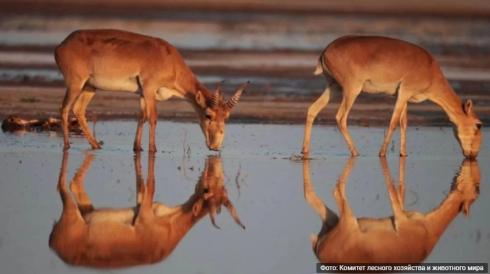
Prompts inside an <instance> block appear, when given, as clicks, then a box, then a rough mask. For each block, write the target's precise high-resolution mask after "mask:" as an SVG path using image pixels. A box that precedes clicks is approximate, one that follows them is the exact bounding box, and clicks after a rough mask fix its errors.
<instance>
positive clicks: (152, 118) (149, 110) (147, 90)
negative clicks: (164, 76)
mask: <svg viewBox="0 0 490 274" xmlns="http://www.w3.org/2000/svg"><path fill="white" fill-rule="evenodd" d="M157 89H158V86H155V85H151V84H146V85H143V96H144V99H145V106H146V115H147V117H148V122H149V123H150V134H149V135H150V137H149V139H150V140H149V145H148V147H149V148H148V151H149V152H156V151H157V147H156V144H155V136H156V125H157V118H158V117H157V116H158V113H157V106H156V100H155V94H156V92H157Z"/></svg>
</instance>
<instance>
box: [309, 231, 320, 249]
mask: <svg viewBox="0 0 490 274" xmlns="http://www.w3.org/2000/svg"><path fill="white" fill-rule="evenodd" d="M310 240H311V248H313V251H316V250H315V249H316V243H317V242H318V236H316V235H315V234H310Z"/></svg>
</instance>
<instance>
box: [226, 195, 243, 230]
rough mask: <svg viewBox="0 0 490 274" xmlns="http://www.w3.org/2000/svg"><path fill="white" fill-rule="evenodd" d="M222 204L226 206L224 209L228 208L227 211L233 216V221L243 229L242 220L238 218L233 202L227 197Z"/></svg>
mask: <svg viewBox="0 0 490 274" xmlns="http://www.w3.org/2000/svg"><path fill="white" fill-rule="evenodd" d="M223 205H224V206H225V207H226V209H228V211H229V212H230V214H231V217H233V219H234V220H235V222H236V223H237V224H238V225H239V226H241V227H242V228H243V229H245V226H244V225H243V224H242V222H241V221H240V219H239V218H238V214H237V213H236V210H235V206H233V204H232V203H231V202H230V200H228V198H226V200H225V202H224V203H223Z"/></svg>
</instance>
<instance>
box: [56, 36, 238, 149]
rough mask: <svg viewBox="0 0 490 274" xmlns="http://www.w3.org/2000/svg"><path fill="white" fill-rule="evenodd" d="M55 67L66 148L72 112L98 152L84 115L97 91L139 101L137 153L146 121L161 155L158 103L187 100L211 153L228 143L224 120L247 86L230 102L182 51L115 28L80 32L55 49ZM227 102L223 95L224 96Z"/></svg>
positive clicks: (153, 39) (152, 144) (150, 142)
mask: <svg viewBox="0 0 490 274" xmlns="http://www.w3.org/2000/svg"><path fill="white" fill-rule="evenodd" d="M55 59H56V63H57V65H58V67H59V69H60V71H61V73H62V74H63V77H64V79H65V83H66V87H67V89H66V94H65V98H64V99H63V103H62V105H61V108H60V111H61V119H62V121H63V126H62V127H63V135H64V149H69V148H70V142H69V138H68V130H67V128H66V123H67V121H68V112H69V111H70V109H72V106H73V109H72V110H73V113H74V114H75V116H76V117H77V119H78V121H79V123H80V126H81V128H82V130H83V132H84V133H85V135H86V137H87V139H88V141H89V143H90V145H91V146H92V148H93V149H100V148H101V147H100V144H99V143H98V142H97V140H96V139H95V137H94V135H93V134H92V132H91V131H90V128H89V127H88V125H87V122H86V120H85V111H86V108H87V105H88V104H89V102H90V100H91V99H92V97H93V96H94V95H95V91H96V90H97V89H100V90H107V91H124V92H132V93H135V94H138V95H139V97H140V108H141V112H140V117H139V121H138V127H137V130H136V136H135V139H134V146H133V150H134V151H142V148H141V136H142V132H143V125H144V124H145V123H146V121H147V120H148V121H149V124H150V135H149V151H150V152H155V151H156V144H155V134H156V132H155V131H156V130H155V129H156V123H157V118H158V117H157V116H158V113H157V109H156V101H165V100H168V99H170V98H171V97H177V98H181V99H184V100H186V101H187V102H189V104H191V105H192V107H193V109H194V110H195V111H196V113H197V117H198V119H199V125H200V126H201V129H202V131H203V134H204V136H205V138H206V146H207V147H208V149H210V150H219V149H220V148H221V145H222V142H223V140H224V135H225V133H224V131H225V121H226V120H227V119H228V118H229V115H230V111H231V109H232V108H233V106H235V104H236V103H237V102H238V100H239V98H240V95H241V93H242V91H243V89H244V88H245V86H246V84H245V85H243V86H242V87H241V88H240V89H239V90H238V91H237V92H236V93H235V95H234V96H233V97H232V98H231V99H230V100H229V101H228V102H223V101H222V100H220V101H219V105H216V99H215V97H216V96H218V94H219V89H217V91H215V93H211V92H210V91H209V90H208V89H207V88H206V87H205V86H204V85H203V84H201V83H200V82H199V80H198V79H197V78H196V77H195V76H194V74H193V73H192V71H191V70H190V69H189V67H188V66H187V65H186V64H185V62H184V60H183V59H182V56H181V55H180V53H179V52H178V50H177V49H176V48H175V47H174V46H172V45H171V44H170V43H168V42H167V41H165V40H163V39H160V38H156V37H150V36H146V35H141V34H137V33H132V32H128V31H122V30H114V29H99V30H77V31H74V32H73V33H71V34H70V35H69V36H68V37H67V38H66V39H65V40H64V41H63V42H61V44H60V45H59V46H57V47H56V50H55ZM221 99H222V97H221Z"/></svg>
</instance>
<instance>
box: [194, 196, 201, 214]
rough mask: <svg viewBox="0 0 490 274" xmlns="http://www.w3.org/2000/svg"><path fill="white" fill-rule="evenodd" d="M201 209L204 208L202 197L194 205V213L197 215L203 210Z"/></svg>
mask: <svg viewBox="0 0 490 274" xmlns="http://www.w3.org/2000/svg"><path fill="white" fill-rule="evenodd" d="M201 209H202V199H200V200H199V201H198V202H197V203H195V204H194V205H193V206H192V213H193V214H194V216H197V215H198V214H199V213H200V212H201Z"/></svg>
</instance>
